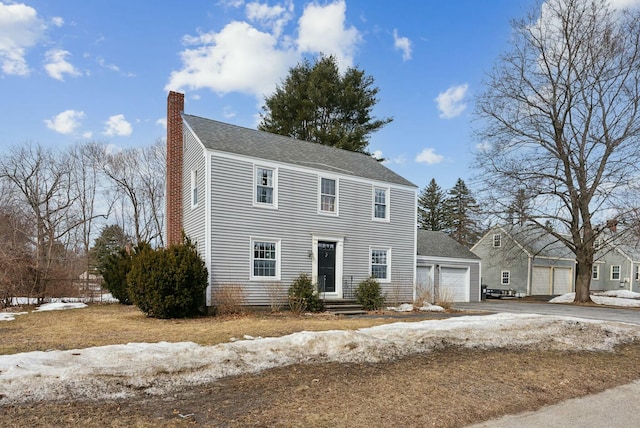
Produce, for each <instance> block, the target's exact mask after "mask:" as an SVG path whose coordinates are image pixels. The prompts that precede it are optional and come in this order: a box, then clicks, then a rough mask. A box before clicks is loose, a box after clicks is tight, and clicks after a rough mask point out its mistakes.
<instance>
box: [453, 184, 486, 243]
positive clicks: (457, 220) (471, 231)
mask: <svg viewBox="0 0 640 428" xmlns="http://www.w3.org/2000/svg"><path fill="white" fill-rule="evenodd" d="M445 206H446V209H447V213H448V215H449V224H450V226H449V235H450V236H451V237H452V238H453V239H455V240H456V241H457V242H459V243H460V244H462V245H464V246H465V247H471V246H472V245H473V244H475V243H476V241H477V240H478V238H479V237H480V231H479V227H478V221H477V215H478V213H479V206H478V204H477V202H476V200H475V198H474V197H473V196H472V195H471V191H470V190H469V188H468V187H467V185H466V184H465V182H464V180H462V179H461V178H458V181H456V184H455V186H453V188H452V189H451V190H449V197H448V198H447V199H446V201H445Z"/></svg>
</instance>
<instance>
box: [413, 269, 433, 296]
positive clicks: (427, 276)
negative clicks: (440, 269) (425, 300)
mask: <svg viewBox="0 0 640 428" xmlns="http://www.w3.org/2000/svg"><path fill="white" fill-rule="evenodd" d="M426 293H430V294H431V295H430V296H429V297H433V279H432V278H431V266H418V267H417V268H416V294H417V297H427V296H425V294H426Z"/></svg>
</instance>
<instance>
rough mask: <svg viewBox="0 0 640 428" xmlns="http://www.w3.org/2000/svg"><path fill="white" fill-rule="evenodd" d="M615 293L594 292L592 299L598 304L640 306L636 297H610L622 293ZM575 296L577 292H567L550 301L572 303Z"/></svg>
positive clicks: (639, 301)
mask: <svg viewBox="0 0 640 428" xmlns="http://www.w3.org/2000/svg"><path fill="white" fill-rule="evenodd" d="M622 291H624V290H622ZM607 293H609V292H607ZM614 293H615V294H614ZM614 293H611V294H606V295H601V294H592V295H591V300H593V303H596V304H598V305H608V306H622V307H628V308H640V300H637V299H635V298H623V297H609V296H610V295H616V294H618V295H620V291H615V292H614ZM626 293H632V292H631V291H627V292H626ZM626 293H622V295H625V294H626ZM603 294H605V293H603ZM633 294H639V293H633ZM575 298H576V293H567V294H563V295H561V296H558V297H554V298H553V299H551V300H549V303H571V302H573V300H574V299H575Z"/></svg>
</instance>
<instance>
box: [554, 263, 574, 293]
mask: <svg viewBox="0 0 640 428" xmlns="http://www.w3.org/2000/svg"><path fill="white" fill-rule="evenodd" d="M571 276H572V275H571V268H554V269H553V293H552V294H566V293H571V291H573V290H572V288H573V287H572V283H573V281H571Z"/></svg>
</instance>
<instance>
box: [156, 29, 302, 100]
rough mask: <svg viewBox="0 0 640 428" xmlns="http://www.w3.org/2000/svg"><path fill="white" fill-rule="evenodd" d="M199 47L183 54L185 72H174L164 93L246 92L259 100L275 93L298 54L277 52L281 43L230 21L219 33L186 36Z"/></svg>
mask: <svg viewBox="0 0 640 428" xmlns="http://www.w3.org/2000/svg"><path fill="white" fill-rule="evenodd" d="M184 42H185V43H186V44H193V45H199V46H196V47H194V48H191V49H185V50H184V51H182V53H181V55H180V56H181V58H182V69H181V70H179V71H173V72H172V73H171V75H170V77H169V82H168V83H167V85H166V86H165V90H181V89H182V90H183V89H184V88H188V89H201V88H209V89H211V90H213V91H215V92H217V93H218V94H225V93H228V92H233V91H237V92H243V93H246V94H251V95H255V96H256V97H258V98H262V97H263V96H265V95H267V94H269V93H271V92H273V90H274V89H275V86H276V83H277V82H278V81H279V80H280V79H281V77H282V76H284V75H285V74H286V72H287V70H288V69H289V68H290V67H291V66H292V65H294V64H295V62H296V60H297V58H298V57H297V55H296V53H295V52H293V51H290V50H280V49H278V40H277V39H276V38H275V37H274V36H273V35H272V34H269V33H265V32H261V31H258V30H257V29H256V28H254V27H252V26H251V25H249V24H248V23H246V22H237V21H234V22H231V23H229V24H227V25H226V26H225V27H224V28H223V29H222V30H221V31H220V32H219V33H215V32H211V33H205V34H201V35H200V36H197V37H192V36H187V37H185V38H184Z"/></svg>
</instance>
